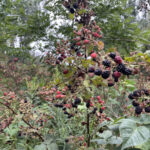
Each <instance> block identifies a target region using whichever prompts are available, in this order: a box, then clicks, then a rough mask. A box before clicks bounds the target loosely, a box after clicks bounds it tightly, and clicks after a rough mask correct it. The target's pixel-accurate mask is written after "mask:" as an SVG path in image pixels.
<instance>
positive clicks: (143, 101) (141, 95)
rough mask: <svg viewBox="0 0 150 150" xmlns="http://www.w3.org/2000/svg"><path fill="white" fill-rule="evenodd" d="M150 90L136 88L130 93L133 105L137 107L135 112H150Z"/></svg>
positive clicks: (129, 96)
mask: <svg viewBox="0 0 150 150" xmlns="http://www.w3.org/2000/svg"><path fill="white" fill-rule="evenodd" d="M149 96H150V92H149V90H146V89H141V90H136V91H134V92H133V93H130V94H129V95H128V98H129V99H131V100H132V105H133V106H134V107H135V114H137V115H139V114H141V113H142V112H143V111H145V112H146V113H150V99H149Z"/></svg>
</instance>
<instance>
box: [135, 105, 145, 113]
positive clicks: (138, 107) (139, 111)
mask: <svg viewBox="0 0 150 150" xmlns="http://www.w3.org/2000/svg"><path fill="white" fill-rule="evenodd" d="M142 110H143V109H142V108H141V107H140V106H137V107H136V108H135V113H136V114H137V115H139V114H141V113H142Z"/></svg>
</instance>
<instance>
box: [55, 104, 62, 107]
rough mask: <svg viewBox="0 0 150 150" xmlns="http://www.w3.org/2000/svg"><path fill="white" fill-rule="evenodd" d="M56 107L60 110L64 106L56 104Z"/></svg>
mask: <svg viewBox="0 0 150 150" xmlns="http://www.w3.org/2000/svg"><path fill="white" fill-rule="evenodd" d="M54 106H55V107H59V108H62V107H63V105H62V104H54Z"/></svg>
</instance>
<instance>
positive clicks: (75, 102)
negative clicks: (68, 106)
mask: <svg viewBox="0 0 150 150" xmlns="http://www.w3.org/2000/svg"><path fill="white" fill-rule="evenodd" d="M80 103H81V100H80V98H76V99H75V100H74V103H72V107H74V108H77V107H78V105H79V104H80Z"/></svg>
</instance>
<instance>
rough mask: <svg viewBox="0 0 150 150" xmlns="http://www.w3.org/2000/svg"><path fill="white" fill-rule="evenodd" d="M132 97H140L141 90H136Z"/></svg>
mask: <svg viewBox="0 0 150 150" xmlns="http://www.w3.org/2000/svg"><path fill="white" fill-rule="evenodd" d="M133 96H134V97H140V96H141V90H136V91H134V92H133Z"/></svg>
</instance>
